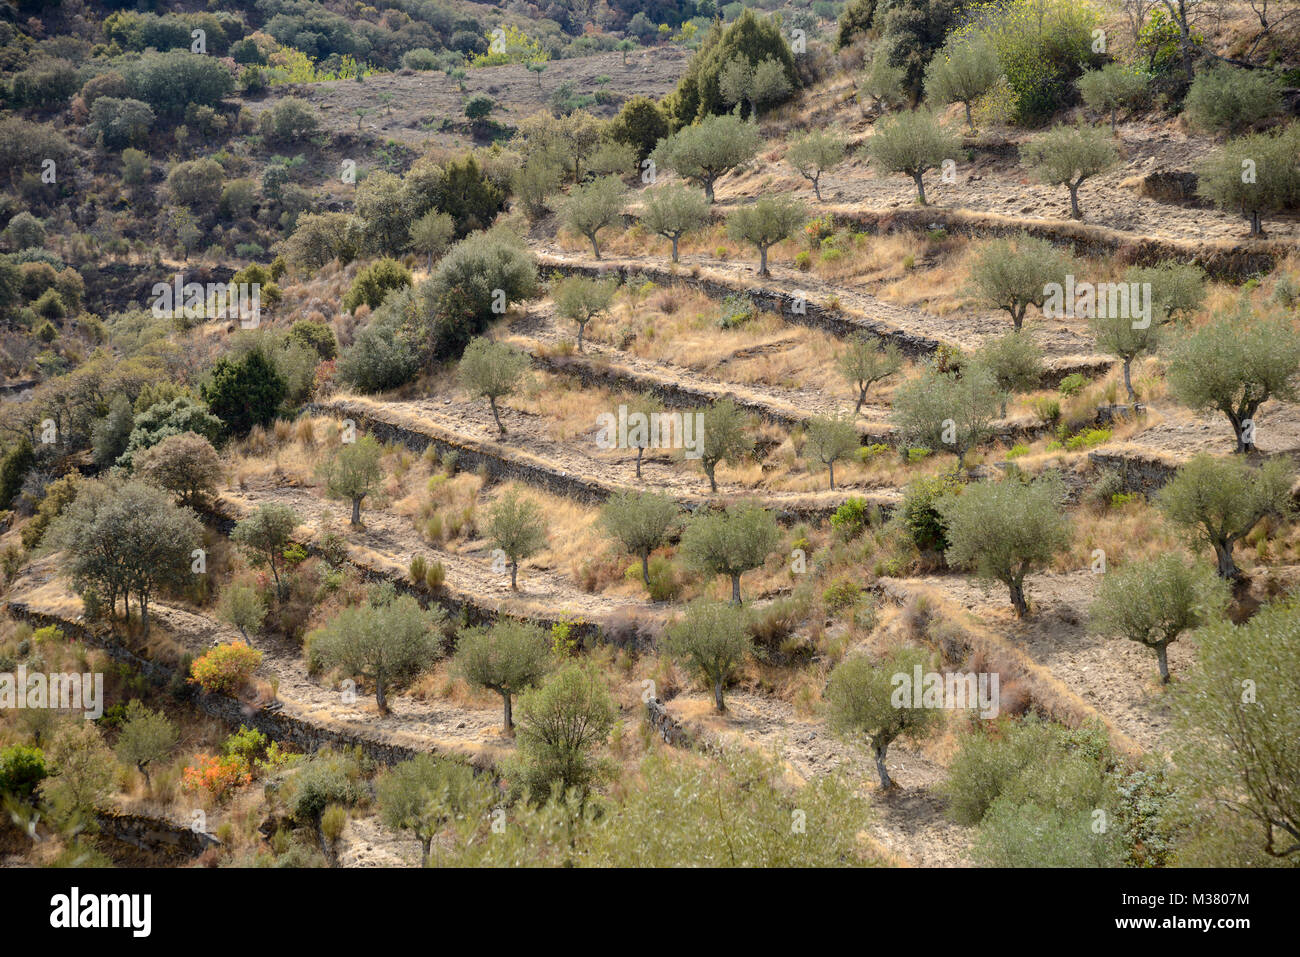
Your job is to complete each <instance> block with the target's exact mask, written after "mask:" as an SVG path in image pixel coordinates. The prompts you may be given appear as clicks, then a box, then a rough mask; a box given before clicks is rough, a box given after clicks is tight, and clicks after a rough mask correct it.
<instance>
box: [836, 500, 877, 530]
mask: <svg viewBox="0 0 1300 957" xmlns="http://www.w3.org/2000/svg"><path fill="white" fill-rule="evenodd" d="M870 524H871V514H870V511H869V509H868V506H867V501H866V499H862V498H857V497H856V496H854V497H850V498H849V499H848V500H847V501H845V503H844V504H843V505H841V506H840V507H839V508H837V509H836V510H835V513H834V514H833V515H831V528H833V529H835V531H836V532H837V533H838V534H840V535H841V536H843V537H844V538H856V537H857V536H859V535H861V534H862V531H863V530H864V529H865V528H866V527H867V526H868V525H870Z"/></svg>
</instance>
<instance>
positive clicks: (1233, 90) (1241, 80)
mask: <svg viewBox="0 0 1300 957" xmlns="http://www.w3.org/2000/svg"><path fill="white" fill-rule="evenodd" d="M1282 87H1283V83H1282V80H1281V78H1280V77H1279V76H1277V75H1276V74H1274V73H1271V72H1270V71H1267V70H1243V69H1241V68H1240V67H1235V66H1232V65H1231V64H1228V63H1216V64H1215V65H1213V66H1211V67H1209V68H1208V69H1205V70H1201V71H1200V72H1198V73H1197V74H1196V78H1195V79H1194V80H1192V85H1191V87H1190V88H1189V89H1188V91H1187V97H1186V98H1185V99H1184V100H1183V111H1184V112H1185V113H1186V114H1187V119H1188V122H1189V123H1191V125H1192V126H1193V127H1195V128H1197V129H1201V130H1206V131H1208V132H1211V133H1240V132H1241V131H1243V130H1245V129H1248V128H1249V127H1251V126H1253V125H1254V124H1255V123H1258V122H1259V121H1261V120H1266V119H1269V118H1271V117H1274V116H1276V115H1277V114H1278V113H1280V112H1281V111H1282V105H1283V104H1282Z"/></svg>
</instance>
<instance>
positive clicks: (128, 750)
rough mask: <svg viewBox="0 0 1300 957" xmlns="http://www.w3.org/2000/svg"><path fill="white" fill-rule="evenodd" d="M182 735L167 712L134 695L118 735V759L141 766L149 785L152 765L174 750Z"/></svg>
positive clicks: (147, 785) (145, 780) (146, 782)
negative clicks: (134, 697)
mask: <svg viewBox="0 0 1300 957" xmlns="http://www.w3.org/2000/svg"><path fill="white" fill-rule="evenodd" d="M179 738H180V732H178V731H177V730H176V725H174V724H172V723H171V721H169V720H168V719H167V716H166V715H165V714H163V713H162V712H160V711H153V710H151V709H149V708H147V707H145V705H144V704H143V703H142V702H141V701H140V700H139V699H133V700H132V701H131V702H130V703H129V704H128V705H127V706H126V715H125V719H124V720H123V722H122V729H121V731H120V732H119V733H118V736H117V759H118V760H119V761H121V762H122V763H123V764H126V765H129V766H131V767H134V768H137V769H138V770H139V771H140V773H141V774H143V775H144V784H145V787H149V786H150V781H149V765H151V764H156V763H158V762H160V761H162V760H163V759H165V758H166V757H167V756H168V755H169V754H171V752H172V749H173V748H175V747H176V742H177V740H179Z"/></svg>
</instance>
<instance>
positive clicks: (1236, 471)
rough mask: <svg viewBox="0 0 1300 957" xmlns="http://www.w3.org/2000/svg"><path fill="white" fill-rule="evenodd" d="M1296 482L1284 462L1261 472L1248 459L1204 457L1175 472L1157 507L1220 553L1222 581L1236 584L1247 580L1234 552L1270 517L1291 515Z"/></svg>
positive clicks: (1269, 463)
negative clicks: (1242, 576) (1238, 566)
mask: <svg viewBox="0 0 1300 957" xmlns="http://www.w3.org/2000/svg"><path fill="white" fill-rule="evenodd" d="M1294 481H1295V473H1294V470H1293V469H1292V467H1291V465H1290V464H1289V463H1288V462H1287V461H1286V460H1284V459H1270V460H1269V461H1267V462H1265V463H1264V464H1263V465H1262V466H1261V467H1259V468H1258V469H1257V468H1254V467H1252V466H1251V465H1250V464H1249V463H1248V462H1247V461H1246V460H1244V459H1240V458H1236V457H1232V458H1226V459H1219V458H1214V457H1213V456H1211V455H1208V454H1205V453H1202V454H1200V455H1197V456H1196V457H1195V458H1193V459H1191V460H1190V461H1189V462H1187V463H1186V464H1185V465H1183V467H1182V468H1180V469H1179V470H1178V471H1177V472H1176V473H1174V477H1173V478H1171V479H1170V480H1169V481H1168V483H1166V485H1165V487H1164V488H1162V489H1161V490H1160V492H1159V493H1158V495H1157V498H1156V503H1157V504H1158V505H1159V507H1160V509H1161V511H1163V512H1164V513H1165V516H1166V517H1167V518H1168V519H1169V520H1170V521H1171V522H1173V523H1174V524H1175V525H1178V526H1180V527H1182V528H1185V529H1187V530H1188V532H1189V533H1190V534H1191V535H1192V537H1193V539H1194V540H1195V541H1198V542H1202V543H1204V544H1207V545H1209V546H1210V547H1211V548H1213V549H1214V554H1215V557H1216V559H1217V560H1218V570H1219V577H1221V578H1225V579H1229V580H1232V579H1237V578H1240V577H1241V571H1240V570H1239V569H1238V568H1237V563H1236V562H1235V561H1233V558H1232V550H1233V548H1234V547H1235V546H1236V544H1237V542H1239V541H1241V540H1242V539H1243V538H1245V537H1246V536H1247V535H1249V534H1250V532H1251V530H1252V529H1253V528H1254V527H1255V526H1256V525H1258V524H1259V523H1260V521H1262V520H1263V519H1264V518H1265V517H1267V516H1270V515H1272V516H1279V517H1286V516H1289V515H1290V514H1291V512H1292V503H1291V485H1292V483H1293V482H1294Z"/></svg>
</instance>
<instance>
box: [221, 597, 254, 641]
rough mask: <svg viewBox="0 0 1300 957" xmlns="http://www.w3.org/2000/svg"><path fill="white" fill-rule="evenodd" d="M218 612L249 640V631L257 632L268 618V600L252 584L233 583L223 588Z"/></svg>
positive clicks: (245, 639)
mask: <svg viewBox="0 0 1300 957" xmlns="http://www.w3.org/2000/svg"><path fill="white" fill-rule="evenodd" d="M217 613H218V614H219V615H220V616H221V618H222V620H223V621H226V622H228V623H230V624H232V625H234V626H235V628H237V629H238V630H239V634H240V636H241V637H242V638H243V639H244V641H248V635H249V632H256V631H257V630H258V629H259V628H261V627H262V622H263V621H265V620H266V602H265V601H263V600H262V596H261V594H259V593H258V590H257V589H256V588H254V587H253V586H252V585H239V584H232V585H230V586H229V587H227V588H225V589H223V590H222V592H221V600H220V603H219V604H218V606H217Z"/></svg>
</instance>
